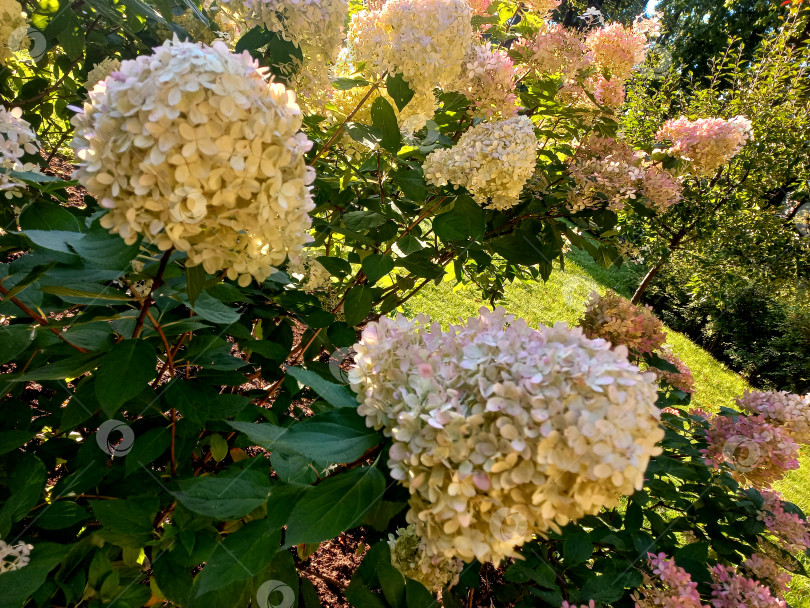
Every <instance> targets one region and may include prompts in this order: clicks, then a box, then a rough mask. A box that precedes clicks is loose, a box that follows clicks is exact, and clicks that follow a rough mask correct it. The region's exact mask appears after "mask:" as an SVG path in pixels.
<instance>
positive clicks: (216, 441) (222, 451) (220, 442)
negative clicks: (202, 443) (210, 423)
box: [208, 435, 228, 462]
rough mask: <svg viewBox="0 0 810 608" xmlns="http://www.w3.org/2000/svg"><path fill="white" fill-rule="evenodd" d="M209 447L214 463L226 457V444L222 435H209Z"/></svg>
mask: <svg viewBox="0 0 810 608" xmlns="http://www.w3.org/2000/svg"><path fill="white" fill-rule="evenodd" d="M208 445H209V446H210V447H211V456H213V457H214V462H222V461H223V460H225V457H226V456H227V455H228V442H227V441H225V438H224V437H223V436H222V435H211V439H210V441H209V444H208Z"/></svg>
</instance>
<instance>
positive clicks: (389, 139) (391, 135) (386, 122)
mask: <svg viewBox="0 0 810 608" xmlns="http://www.w3.org/2000/svg"><path fill="white" fill-rule="evenodd" d="M371 124H372V125H374V128H375V129H377V130H378V131H379V132H380V133H381V134H382V141H381V142H380V145H381V146H382V147H383V148H385V149H386V150H388V151H389V152H392V153H394V154H396V153H397V152H398V151H399V148H400V144H401V143H402V135H400V133H399V125H398V124H397V115H396V112H394V108H392V107H391V104H390V103H388V101H386V100H385V98H384V97H378V98H377V99H375V100H374V102H373V103H372V104H371Z"/></svg>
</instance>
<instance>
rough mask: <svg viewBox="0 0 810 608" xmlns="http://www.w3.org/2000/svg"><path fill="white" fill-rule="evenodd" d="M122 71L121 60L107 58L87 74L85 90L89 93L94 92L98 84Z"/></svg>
mask: <svg viewBox="0 0 810 608" xmlns="http://www.w3.org/2000/svg"><path fill="white" fill-rule="evenodd" d="M120 69H121V61H120V60H118V59H116V58H114V57H106V58H105V59H104V60H103V61H102V62H101V63H97V64H96V65H94V66H93V68H92V69H91V70H90V71H89V72H87V82H85V83H84V88H85V89H87V90H88V91H92V90H93V87H94V86H96V84H97V83H99V82H101V81H102V80H106V78H107V76H109V75H110V74H112V73H113V72H116V71H118V70H120Z"/></svg>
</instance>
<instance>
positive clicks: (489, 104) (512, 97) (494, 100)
mask: <svg viewBox="0 0 810 608" xmlns="http://www.w3.org/2000/svg"><path fill="white" fill-rule="evenodd" d="M451 88H454V89H455V90H456V91H458V92H459V93H462V94H463V95H464V96H465V97H467V98H468V99H469V100H470V101H472V102H473V106H474V107H475V112H474V114H475V115H478V116H481V117H484V118H491V117H492V116H494V115H495V114H499V115H500V116H502V117H504V118H510V117H512V116H514V115H515V114H517V111H518V107H517V105H516V103H515V102H516V101H517V95H516V94H515V65H514V63H513V62H512V60H511V59H510V58H509V55H507V53H506V52H505V51H502V50H499V49H493V48H492V47H491V46H490V45H489V44H477V45H475V46H473V47H471V48H470V51H469V53H468V54H467V57H466V58H465V59H464V64H463V66H462V69H461V74H460V76H459V79H458V82H457V83H456V84H455V86H453V87H451Z"/></svg>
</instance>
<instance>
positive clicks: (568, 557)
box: [563, 531, 593, 564]
mask: <svg viewBox="0 0 810 608" xmlns="http://www.w3.org/2000/svg"><path fill="white" fill-rule="evenodd" d="M592 553H593V544H592V543H591V539H590V537H589V536H588V534H587V532H579V531H577V532H570V533H568V534H566V535H565V540H564V541H563V557H565V561H566V563H567V564H579V563H582V562H584V561H585V560H586V559H588V558H589V557H590V556H591V554H592Z"/></svg>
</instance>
